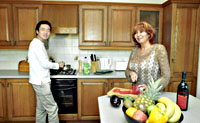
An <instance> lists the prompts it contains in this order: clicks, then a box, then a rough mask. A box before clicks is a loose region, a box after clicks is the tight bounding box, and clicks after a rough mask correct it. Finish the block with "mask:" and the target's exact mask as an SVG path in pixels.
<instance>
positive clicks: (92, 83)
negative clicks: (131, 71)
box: [78, 79, 131, 120]
mask: <svg viewBox="0 0 200 123" xmlns="http://www.w3.org/2000/svg"><path fill="white" fill-rule="evenodd" d="M113 87H121V88H130V87H131V83H129V82H128V81H127V79H78V117H79V120H99V109H98V97H99V96H103V95H106V94H107V92H108V91H109V90H111V89H112V88H113Z"/></svg>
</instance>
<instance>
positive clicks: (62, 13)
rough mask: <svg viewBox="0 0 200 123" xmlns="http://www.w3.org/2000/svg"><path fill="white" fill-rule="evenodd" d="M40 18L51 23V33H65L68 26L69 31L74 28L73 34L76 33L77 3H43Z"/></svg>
mask: <svg viewBox="0 0 200 123" xmlns="http://www.w3.org/2000/svg"><path fill="white" fill-rule="evenodd" d="M42 19H43V20H48V21H49V22H50V23H51V25H52V33H62V32H63V33H65V32H66V30H65V29H69V28H70V30H71V31H70V30H69V31H70V32H72V30H74V34H78V5H76V4H70V5H68V4H62V5H60V4H56V5H55V4H44V5H43V8H42ZM58 31H59V32H58ZM68 34H69V33H68Z"/></svg>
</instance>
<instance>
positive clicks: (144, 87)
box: [138, 84, 148, 91]
mask: <svg viewBox="0 0 200 123" xmlns="http://www.w3.org/2000/svg"><path fill="white" fill-rule="evenodd" d="M138 87H139V88H143V91H145V90H146V89H147V87H148V86H147V85H145V84H142V85H139V86H138Z"/></svg>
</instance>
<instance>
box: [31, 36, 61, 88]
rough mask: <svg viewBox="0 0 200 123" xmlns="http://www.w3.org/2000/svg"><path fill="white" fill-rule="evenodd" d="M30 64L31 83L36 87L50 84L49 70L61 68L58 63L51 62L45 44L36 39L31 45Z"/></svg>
mask: <svg viewBox="0 0 200 123" xmlns="http://www.w3.org/2000/svg"><path fill="white" fill-rule="evenodd" d="M28 62H29V82H30V83H32V84H35V85H41V83H48V82H50V81H51V80H50V71H49V69H58V68H59V64H58V63H52V62H50V61H49V57H48V55H47V51H46V49H45V46H44V43H43V42H42V41H40V40H39V39H37V38H34V39H33V40H32V41H31V43H30V45H29V51H28Z"/></svg>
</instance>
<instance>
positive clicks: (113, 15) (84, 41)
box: [79, 5, 136, 49]
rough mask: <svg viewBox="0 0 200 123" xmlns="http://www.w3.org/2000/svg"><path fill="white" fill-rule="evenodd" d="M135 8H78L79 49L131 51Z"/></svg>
mask: <svg viewBox="0 0 200 123" xmlns="http://www.w3.org/2000/svg"><path fill="white" fill-rule="evenodd" d="M135 14H136V10H135V7H132V6H114V5H112V6H106V5H105V6H104V5H80V6H79V28H80V32H79V48H80V49H132V46H134V43H133V42H132V28H133V26H134V25H135Z"/></svg>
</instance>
